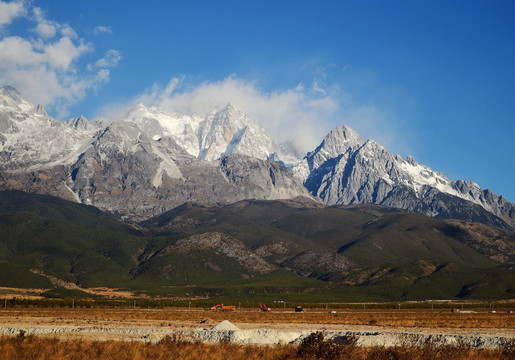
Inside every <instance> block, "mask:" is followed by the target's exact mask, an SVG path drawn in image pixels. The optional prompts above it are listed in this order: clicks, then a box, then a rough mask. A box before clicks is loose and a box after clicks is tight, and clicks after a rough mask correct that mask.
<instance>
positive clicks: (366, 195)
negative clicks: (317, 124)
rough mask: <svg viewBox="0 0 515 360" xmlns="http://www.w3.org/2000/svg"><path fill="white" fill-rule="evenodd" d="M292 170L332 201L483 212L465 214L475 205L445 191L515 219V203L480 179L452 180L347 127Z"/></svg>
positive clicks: (474, 215)
mask: <svg viewBox="0 0 515 360" xmlns="http://www.w3.org/2000/svg"><path fill="white" fill-rule="evenodd" d="M292 171H293V173H294V175H295V176H296V177H297V178H298V179H299V180H301V181H302V182H303V184H304V185H305V186H306V187H307V188H308V190H309V191H310V192H311V194H313V195H315V196H318V197H320V198H321V199H322V200H323V201H324V202H325V203H326V204H328V205H334V204H354V203H376V204H384V205H388V206H396V207H401V208H404V209H407V210H415V211H418V212H421V213H423V214H425V215H430V216H437V215H439V214H442V213H445V214H451V213H452V214H453V215H452V216H462V218H464V219H469V220H473V221H476V220H474V219H476V218H478V217H481V216H479V215H478V213H479V212H478V211H479V210H477V209H476V210H470V213H469V214H465V215H464V214H460V210H459V209H460V208H462V207H463V208H468V209H472V208H473V206H472V205H466V206H465V205H460V206H454V207H450V208H448V207H447V206H448V205H446V204H445V203H444V202H442V200H441V194H446V195H452V196H454V197H457V198H460V199H462V200H465V201H467V202H472V203H474V204H476V205H479V206H480V207H482V208H483V209H484V210H481V211H485V210H486V211H487V212H491V213H493V214H494V215H496V216H498V217H501V218H502V219H504V220H505V221H506V222H507V223H508V224H511V226H513V224H515V208H514V206H513V204H510V203H509V202H507V201H506V200H505V199H504V198H503V197H501V196H498V195H495V194H493V193H492V192H491V191H489V190H482V189H481V188H480V187H479V186H478V185H477V184H475V183H471V182H466V181H462V180H458V181H450V180H449V179H448V178H447V177H446V176H445V175H443V174H442V173H439V172H435V171H433V170H432V169H431V168H429V167H428V166H425V165H422V164H419V163H418V162H417V161H415V159H414V158H413V157H411V156H408V157H406V158H405V159H402V158H401V157H400V156H399V155H392V154H390V153H389V152H388V151H387V150H386V149H385V148H384V146H382V145H381V144H379V143H377V142H376V141H374V140H368V141H366V142H365V143H363V140H362V139H361V137H360V136H359V135H358V134H357V133H356V132H355V131H354V130H352V129H350V128H349V127H346V126H343V127H338V128H336V129H335V130H333V131H331V132H330V133H329V134H328V135H327V136H326V137H325V139H324V140H323V141H322V143H321V144H320V145H319V146H318V147H317V148H316V149H315V150H314V151H313V152H311V153H309V154H308V155H307V156H306V157H305V158H304V159H303V160H302V162H300V163H299V164H297V165H296V166H295V167H294V168H293V169H292ZM449 199H450V198H449ZM449 201H454V200H449ZM467 211H468V210H467ZM447 216H450V217H452V216H451V215H447ZM482 218H485V217H484V216H483V217H482ZM500 223H502V220H500Z"/></svg>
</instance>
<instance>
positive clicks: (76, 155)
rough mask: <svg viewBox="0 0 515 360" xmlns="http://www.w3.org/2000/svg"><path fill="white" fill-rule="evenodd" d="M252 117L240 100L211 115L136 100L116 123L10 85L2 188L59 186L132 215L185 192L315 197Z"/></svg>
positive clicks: (4, 92)
mask: <svg viewBox="0 0 515 360" xmlns="http://www.w3.org/2000/svg"><path fill="white" fill-rule="evenodd" d="M247 120H248V119H247V117H246V116H245V115H244V114H243V113H242V112H241V111H240V110H238V109H236V108H234V107H233V106H232V105H228V106H227V107H226V108H225V109H222V110H220V111H219V112H215V113H213V114H210V115H209V116H207V117H206V118H205V119H200V118H199V117H188V116H186V115H181V116H175V117H173V116H170V115H169V114H168V115H167V114H164V113H160V112H159V111H158V110H156V109H154V110H153V111H150V110H148V109H146V108H145V107H144V106H142V105H138V106H136V107H135V108H133V109H131V110H130V111H129V112H128V116H127V117H126V118H125V119H122V120H118V121H115V122H113V123H111V124H105V123H102V122H98V121H97V122H95V121H93V122H89V121H87V120H86V119H84V118H82V117H80V118H76V119H70V120H69V121H67V122H60V121H58V120H55V119H53V118H51V117H49V116H48V115H47V114H46V112H45V111H44V110H43V109H42V108H41V107H38V106H35V105H33V104H30V103H29V102H27V101H26V100H24V99H23V98H22V97H21V95H20V94H19V93H18V92H17V91H16V90H15V89H13V88H10V87H3V88H1V90H0V131H1V132H0V189H20V190H24V191H29V192H37V193H45V194H50V195H55V196H59V197H62V198H65V199H68V200H73V201H76V202H81V203H86V204H92V205H95V206H97V207H99V208H101V209H103V210H108V211H113V212H118V213H120V214H122V215H125V216H128V217H131V218H134V219H143V218H147V217H151V216H154V215H156V214H160V213H162V212H164V211H166V210H169V209H172V208H174V207H176V206H178V205H180V204H182V203H184V202H186V201H193V202H202V203H226V202H234V201H238V200H242V199H246V198H257V199H277V198H294V197H297V196H308V197H310V195H309V193H308V192H307V190H306V189H305V188H304V187H303V186H302V184H300V182H298V181H297V180H296V179H295V178H294V177H293V176H292V174H291V173H290V172H289V171H288V170H287V169H286V168H284V167H282V166H280V165H278V164H276V163H273V162H270V161H268V160H267V158H268V157H269V156H271V155H272V149H273V146H275V145H274V144H273V141H272V140H271V139H270V137H269V136H268V135H267V133H266V132H265V131H261V128H260V127H259V126H258V125H257V124H256V123H254V122H252V121H250V120H248V121H247ZM246 121H247V122H246ZM254 133H256V134H257V133H260V136H261V138H262V139H261V140H260V139H259V137H258V136H256V137H254V136H253V134H254ZM263 139H264V140H263ZM256 142H259V144H258V143H256Z"/></svg>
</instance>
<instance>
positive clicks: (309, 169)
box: [292, 125, 363, 182]
mask: <svg viewBox="0 0 515 360" xmlns="http://www.w3.org/2000/svg"><path fill="white" fill-rule="evenodd" d="M362 145H363V139H361V137H360V136H359V134H358V133H357V132H356V131H355V130H354V129H352V128H350V127H349V126H346V125H344V126H339V127H337V128H336V129H334V130H332V131H331V132H329V134H327V135H326V137H325V138H324V140H322V143H321V144H320V145H319V146H318V147H317V148H316V149H315V150H314V151H312V152H310V153H308V154H307V155H306V156H305V157H304V159H302V161H301V162H300V163H299V164H297V165H295V166H294V167H293V169H292V171H293V173H294V174H295V176H296V177H297V178H298V179H299V180H301V181H302V182H305V181H306V180H307V179H308V177H309V176H310V174H311V173H313V172H315V171H317V170H318V169H319V168H320V167H321V166H324V164H326V163H327V162H328V161H329V160H332V159H336V158H344V159H348V157H349V154H351V153H352V152H354V151H356V150H357V149H359V148H360V147H361V146H362ZM330 167H331V166H326V168H327V169H329V168H330Z"/></svg>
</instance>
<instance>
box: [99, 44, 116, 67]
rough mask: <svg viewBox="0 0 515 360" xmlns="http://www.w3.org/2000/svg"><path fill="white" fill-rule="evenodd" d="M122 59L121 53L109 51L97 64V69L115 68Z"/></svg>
mask: <svg viewBox="0 0 515 360" xmlns="http://www.w3.org/2000/svg"><path fill="white" fill-rule="evenodd" d="M121 59H122V55H120V52H119V51H117V50H114V49H110V50H107V52H106V53H105V55H104V57H103V58H102V59H100V60H98V61H97V62H96V63H95V66H96V67H101V68H102V67H103V68H105V67H114V66H116V65H118V62H119V61H120V60H121Z"/></svg>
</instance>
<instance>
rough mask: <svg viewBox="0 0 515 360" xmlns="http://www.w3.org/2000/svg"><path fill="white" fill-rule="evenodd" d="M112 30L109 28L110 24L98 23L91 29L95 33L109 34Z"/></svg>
mask: <svg viewBox="0 0 515 360" xmlns="http://www.w3.org/2000/svg"><path fill="white" fill-rule="evenodd" d="M112 32H113V30H112V29H111V27H110V26H103V25H99V26H97V27H95V29H94V30H93V33H94V34H95V35H100V34H111V33H112Z"/></svg>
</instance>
